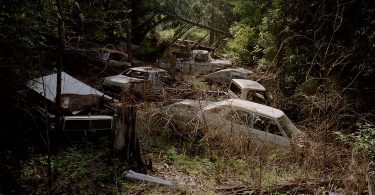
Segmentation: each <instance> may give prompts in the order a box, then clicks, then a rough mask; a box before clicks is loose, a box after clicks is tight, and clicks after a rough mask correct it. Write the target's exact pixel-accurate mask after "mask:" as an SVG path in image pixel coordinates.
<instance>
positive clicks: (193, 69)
mask: <svg viewBox="0 0 375 195" xmlns="http://www.w3.org/2000/svg"><path fill="white" fill-rule="evenodd" d="M159 66H160V67H163V68H168V69H177V70H180V71H182V72H185V73H190V74H200V73H207V72H211V71H215V70H219V69H223V68H228V67H231V66H232V62H231V61H229V60H220V59H214V58H212V57H211V54H210V52H209V51H207V50H193V51H192V52H191V57H190V58H188V59H180V60H178V61H177V62H175V63H160V64H159Z"/></svg>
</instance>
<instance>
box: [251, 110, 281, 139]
mask: <svg viewBox="0 0 375 195" xmlns="http://www.w3.org/2000/svg"><path fill="white" fill-rule="evenodd" d="M253 128H254V129H257V130H260V131H265V132H268V133H272V134H275V135H279V136H283V133H282V132H281V130H280V128H279V126H278V125H277V123H276V121H275V120H273V119H270V118H266V117H263V116H258V115H257V116H256V117H255V120H254V124H253Z"/></svg>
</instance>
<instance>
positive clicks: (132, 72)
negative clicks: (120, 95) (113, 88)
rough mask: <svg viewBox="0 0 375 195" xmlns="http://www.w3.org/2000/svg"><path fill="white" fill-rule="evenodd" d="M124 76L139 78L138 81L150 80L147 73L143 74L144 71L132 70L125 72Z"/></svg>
mask: <svg viewBox="0 0 375 195" xmlns="http://www.w3.org/2000/svg"><path fill="white" fill-rule="evenodd" d="M122 75H124V76H128V77H132V78H137V79H148V73H147V72H142V71H138V70H132V69H129V70H127V71H125V72H123V73H122Z"/></svg>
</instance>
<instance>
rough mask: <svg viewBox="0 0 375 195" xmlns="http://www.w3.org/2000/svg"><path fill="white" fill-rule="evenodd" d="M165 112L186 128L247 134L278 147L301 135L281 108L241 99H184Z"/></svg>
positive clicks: (175, 123)
mask: <svg viewBox="0 0 375 195" xmlns="http://www.w3.org/2000/svg"><path fill="white" fill-rule="evenodd" d="M166 112H167V114H168V115H169V116H171V120H170V121H171V122H173V123H174V125H175V126H183V127H185V128H186V127H187V126H189V125H190V126H192V125H194V124H197V123H199V124H200V125H204V126H206V127H208V129H211V130H220V131H237V132H243V133H250V134H252V135H254V136H255V137H256V138H258V139H260V140H262V141H266V142H269V143H273V144H277V145H281V146H289V145H290V142H291V139H292V138H294V137H296V136H298V135H303V132H302V131H300V130H299V129H298V128H297V127H296V126H295V125H294V124H293V122H292V121H290V119H289V118H288V117H287V116H286V115H285V114H284V112H283V111H281V110H279V109H276V108H272V107H269V106H266V105H262V104H258V103H255V102H250V101H246V100H241V99H228V100H223V101H219V102H200V101H195V100H183V101H180V102H177V103H174V104H172V105H170V106H169V108H168V109H167V111H166ZM193 121H194V123H192V122H193Z"/></svg>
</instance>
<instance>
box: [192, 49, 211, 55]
mask: <svg viewBox="0 0 375 195" xmlns="http://www.w3.org/2000/svg"><path fill="white" fill-rule="evenodd" d="M193 54H208V51H207V50H201V49H195V50H193Z"/></svg>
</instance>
